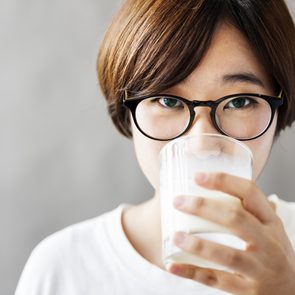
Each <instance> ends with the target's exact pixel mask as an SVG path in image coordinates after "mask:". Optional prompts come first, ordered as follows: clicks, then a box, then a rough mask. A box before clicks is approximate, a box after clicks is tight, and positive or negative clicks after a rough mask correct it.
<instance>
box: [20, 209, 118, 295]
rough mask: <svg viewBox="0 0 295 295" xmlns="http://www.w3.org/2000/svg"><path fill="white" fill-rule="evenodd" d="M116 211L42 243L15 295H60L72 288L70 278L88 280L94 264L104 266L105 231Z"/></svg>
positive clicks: (77, 225) (35, 249) (69, 227)
mask: <svg viewBox="0 0 295 295" xmlns="http://www.w3.org/2000/svg"><path fill="white" fill-rule="evenodd" d="M118 210H119V207H118V208H116V209H114V210H112V211H109V212H106V213H104V214H102V215H100V216H98V217H96V218H92V219H89V220H86V221H83V222H80V223H76V224H73V225H71V226H68V227H66V228H64V229H62V230H60V231H58V232H56V233H54V234H52V235H50V236H48V237H47V238H45V239H44V240H43V241H41V242H40V243H39V244H38V245H37V246H36V247H35V248H34V250H33V251H32V253H31V255H30V257H29V259H28V261H27V263H26V265H25V267H24V270H23V272H22V275H21V278H20V280H19V283H18V287H17V290H16V293H15V295H23V294H34V295H35V294H36V295H37V294H38V295H39V294H42V295H43V294H46V295H47V294H62V292H65V290H67V288H69V287H70V286H71V285H72V282H68V280H69V279H68V278H69V277H71V278H72V279H73V278H77V280H80V277H81V276H83V277H88V278H89V279H90V276H87V274H88V273H89V274H91V273H92V270H93V268H96V267H97V266H96V265H94V263H93V262H94V261H95V262H96V263H97V265H99V264H103V263H104V262H105V259H104V257H106V253H104V251H106V250H105V249H106V248H107V247H106V245H105V243H107V227H108V223H110V222H112V220H114V219H115V216H116V214H117V213H118ZM101 266H102V267H103V265H101ZM100 268H101V267H100ZM85 274H86V276H85ZM72 279H71V280H72ZM87 283H89V284H91V282H85V284H87ZM57 289H60V290H63V291H62V292H60V291H58V290H57ZM64 294H65V293H64ZM75 294H76V293H75Z"/></svg>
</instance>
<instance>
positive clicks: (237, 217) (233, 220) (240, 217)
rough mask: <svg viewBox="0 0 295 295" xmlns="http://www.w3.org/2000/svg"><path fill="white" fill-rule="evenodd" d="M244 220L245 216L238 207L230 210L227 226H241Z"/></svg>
mask: <svg viewBox="0 0 295 295" xmlns="http://www.w3.org/2000/svg"><path fill="white" fill-rule="evenodd" d="M244 219H245V214H244V212H243V211H242V210H241V208H240V206H235V207H233V208H231V209H230V210H229V212H228V218H227V225H232V224H241V223H242V222H243V221H244Z"/></svg>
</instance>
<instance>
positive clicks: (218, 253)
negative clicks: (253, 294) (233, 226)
mask: <svg viewBox="0 0 295 295" xmlns="http://www.w3.org/2000/svg"><path fill="white" fill-rule="evenodd" d="M173 242H174V244H175V245H176V246H177V247H178V248H181V249H182V250H184V251H185V252H187V253H190V254H193V255H195V256H198V257H201V258H203V259H205V260H208V261H212V262H214V263H217V264H219V265H222V266H224V267H226V268H227V269H231V270H234V271H235V272H237V273H239V274H242V275H245V276H247V277H251V278H255V277H257V276H259V275H260V274H261V269H262V268H261V265H259V263H258V262H257V261H256V260H255V259H254V257H253V255H251V254H250V253H248V252H246V251H241V250H237V249H233V248H231V247H227V246H224V245H221V244H217V243H214V242H211V241H207V240H204V239H200V238H198V237H196V236H193V235H190V234H186V233H183V232H177V233H175V235H174V239H173Z"/></svg>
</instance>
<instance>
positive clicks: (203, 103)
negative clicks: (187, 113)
mask: <svg viewBox="0 0 295 295" xmlns="http://www.w3.org/2000/svg"><path fill="white" fill-rule="evenodd" d="M191 106H192V107H193V108H196V107H210V108H216V102H215V101H212V100H207V101H200V100H193V101H191Z"/></svg>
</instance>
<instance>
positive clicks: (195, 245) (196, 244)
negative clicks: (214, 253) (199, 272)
mask: <svg viewBox="0 0 295 295" xmlns="http://www.w3.org/2000/svg"><path fill="white" fill-rule="evenodd" d="M204 247H205V246H204V241H202V240H199V239H194V240H193V241H192V243H191V245H190V249H191V251H192V252H193V253H198V254H200V253H202V252H203V251H204Z"/></svg>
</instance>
